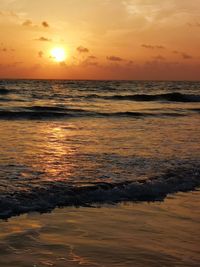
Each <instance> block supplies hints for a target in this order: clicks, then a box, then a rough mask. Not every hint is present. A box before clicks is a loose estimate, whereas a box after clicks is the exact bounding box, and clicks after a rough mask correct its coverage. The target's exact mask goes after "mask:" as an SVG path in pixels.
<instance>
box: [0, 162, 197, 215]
mask: <svg viewBox="0 0 200 267" xmlns="http://www.w3.org/2000/svg"><path fill="white" fill-rule="evenodd" d="M199 186H200V170H199V166H196V167H193V168H191V169H189V168H184V167H180V168H177V169H174V170H168V171H166V173H165V174H163V175H161V176H157V177H152V178H150V179H148V180H143V181H134V182H130V181H127V182H122V183H96V184H93V185H87V186H81V187H80V186H75V185H69V184H67V183H65V182H54V183H48V184H42V185H41V186H38V187H37V188H33V189H31V190H30V191H19V192H12V193H5V194H4V195H2V194H1V195H0V218H1V219H6V218H9V217H11V216H14V215H20V214H22V213H27V212H33V211H37V212H41V213H42V212H49V211H51V210H53V209H54V208H56V207H63V206H88V205H89V206H90V205H94V204H105V203H110V204H111V203H112V204H114V203H119V202H123V201H136V202H138V201H149V202H152V201H163V200H164V199H165V198H166V197H167V195H169V194H173V193H177V192H187V191H191V190H194V189H195V188H197V187H199Z"/></svg>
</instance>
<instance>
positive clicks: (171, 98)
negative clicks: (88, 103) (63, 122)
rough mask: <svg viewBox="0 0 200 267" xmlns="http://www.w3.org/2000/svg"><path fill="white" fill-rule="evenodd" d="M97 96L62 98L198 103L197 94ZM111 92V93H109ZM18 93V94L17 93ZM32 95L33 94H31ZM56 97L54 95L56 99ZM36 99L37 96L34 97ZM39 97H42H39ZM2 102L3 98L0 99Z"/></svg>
mask: <svg viewBox="0 0 200 267" xmlns="http://www.w3.org/2000/svg"><path fill="white" fill-rule="evenodd" d="M96 91H97V92H98V94H86V95H84V96H83V95H74V96H73V95H67V94H65V96H64V98H85V99H104V100H118V101H120V100H127V101H139V102H151V101H158V102H159V101H161V102H163V101H164V102H166V101H167V102H182V103H187V102H189V103H190V102H191V103H198V102H200V95H198V94H185V93H179V92H173V93H161V94H127V95H123V94H121V93H120V94H116V95H109V96H108V95H103V94H99V93H101V92H102V89H101V90H100V89H99V90H98V89H97V90H96ZM110 92H111V91H110ZM13 93H15V90H12V89H6V88H0V95H6V96H7V95H9V94H13ZM19 93H20V92H19ZM33 95H34V94H33ZM57 96H58V95H56V94H55V95H54V97H57ZM34 97H37V95H34ZM40 97H42V96H41V95H40ZM0 100H1V101H4V98H1V99H0Z"/></svg>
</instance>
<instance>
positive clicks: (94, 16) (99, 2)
mask: <svg viewBox="0 0 200 267" xmlns="http://www.w3.org/2000/svg"><path fill="white" fill-rule="evenodd" d="M55 49H56V50H55ZM60 53H61V54H60ZM0 57H1V61H0V78H40V79H45V78H48V79H49V78H52V79H54V78H55V79H58V78H61V79H142V80H145V79H153V80H168V79H170V80H199V79H200V0H190V1H189V0H162V1H161V0H0Z"/></svg>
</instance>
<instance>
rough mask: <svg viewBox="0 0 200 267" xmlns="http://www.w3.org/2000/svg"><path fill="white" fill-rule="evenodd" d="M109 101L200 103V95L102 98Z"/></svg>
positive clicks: (140, 95) (174, 94)
mask: <svg viewBox="0 0 200 267" xmlns="http://www.w3.org/2000/svg"><path fill="white" fill-rule="evenodd" d="M88 98H101V96H99V95H89V96H88ZM102 98H104V99H108V100H128V101H141V102H146V101H169V102H200V95H192V94H183V93H166V94H133V95H113V96H104V97H102Z"/></svg>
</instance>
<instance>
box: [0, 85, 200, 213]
mask: <svg viewBox="0 0 200 267" xmlns="http://www.w3.org/2000/svg"><path fill="white" fill-rule="evenodd" d="M199 115H200V82H150V81H148V82H145V81H144V82H142V81H135V82H131V81H130V82H129V81H54V80H53V81H51V80H45V81H42V80H18V81H16V80H2V81H0V138H1V142H0V152H1V153H0V218H9V217H11V216H13V215H19V214H22V213H26V212H30V211H39V212H46V211H51V210H52V209H54V208H55V207H62V206H71V205H72V206H92V205H96V204H101V203H108V204H110V203H118V202H123V201H137V202H138V201H162V200H164V199H165V197H166V196H167V195H169V194H172V193H176V192H179V191H184V192H186V191H190V190H194V189H196V188H198V187H199V186H200V169H199V166H200V161H199V160H200V149H199V148H200V145H199V140H200V116H199Z"/></svg>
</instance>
